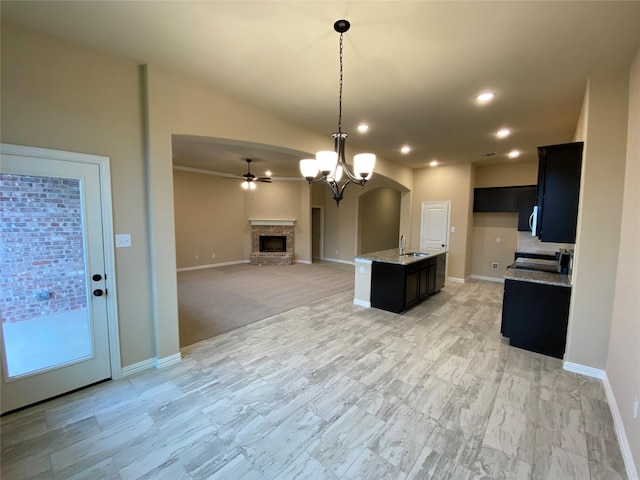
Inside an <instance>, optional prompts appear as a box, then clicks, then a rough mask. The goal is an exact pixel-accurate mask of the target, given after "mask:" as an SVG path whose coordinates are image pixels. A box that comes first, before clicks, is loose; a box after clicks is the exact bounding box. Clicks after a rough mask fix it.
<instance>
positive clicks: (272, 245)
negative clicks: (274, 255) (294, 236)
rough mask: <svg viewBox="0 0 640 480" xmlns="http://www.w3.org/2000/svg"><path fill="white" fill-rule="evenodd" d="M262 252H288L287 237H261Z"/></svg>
mask: <svg viewBox="0 0 640 480" xmlns="http://www.w3.org/2000/svg"><path fill="white" fill-rule="evenodd" d="M260 251H261V252H286V251H287V236H286V235H260Z"/></svg>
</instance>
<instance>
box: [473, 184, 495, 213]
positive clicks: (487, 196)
mask: <svg viewBox="0 0 640 480" xmlns="http://www.w3.org/2000/svg"><path fill="white" fill-rule="evenodd" d="M495 196H496V194H495V189H494V188H474V189H473V211H474V212H495V209H494V207H495Z"/></svg>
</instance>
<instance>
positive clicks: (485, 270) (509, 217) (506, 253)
mask: <svg viewBox="0 0 640 480" xmlns="http://www.w3.org/2000/svg"><path fill="white" fill-rule="evenodd" d="M497 238H499V239H500V243H498V242H497V241H496V239H497ZM517 246H518V214H517V213H494V212H487V213H474V214H473V249H472V252H473V253H472V259H473V261H472V267H471V273H472V275H476V276H480V277H489V278H497V279H502V276H503V275H504V272H505V270H506V268H507V267H508V266H509V265H511V264H512V263H513V257H514V253H515V251H516V248H517ZM493 262H497V263H498V264H499V267H498V270H492V269H491V264H492V263H493Z"/></svg>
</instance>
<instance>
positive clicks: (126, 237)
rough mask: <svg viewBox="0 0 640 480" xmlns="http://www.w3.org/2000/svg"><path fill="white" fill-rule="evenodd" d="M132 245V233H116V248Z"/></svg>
mask: <svg viewBox="0 0 640 480" xmlns="http://www.w3.org/2000/svg"><path fill="white" fill-rule="evenodd" d="M130 246H131V234H129V233H118V234H116V248H122V247H130Z"/></svg>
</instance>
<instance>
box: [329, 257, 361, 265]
mask: <svg viewBox="0 0 640 480" xmlns="http://www.w3.org/2000/svg"><path fill="white" fill-rule="evenodd" d="M322 260H324V261H325V262H335V263H344V264H346V265H355V263H353V262H349V261H348V260H340V259H338V258H327V257H325V258H323V259H322Z"/></svg>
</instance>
